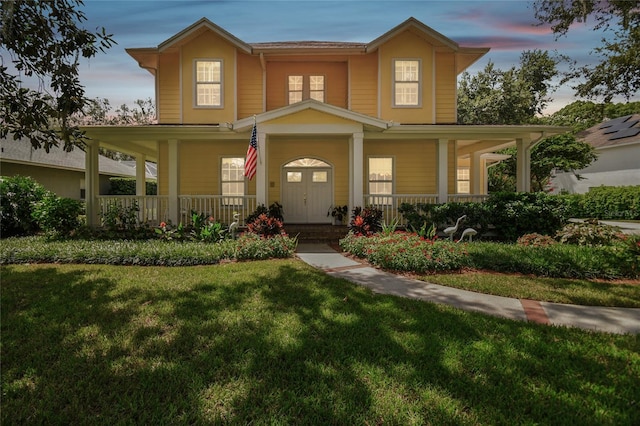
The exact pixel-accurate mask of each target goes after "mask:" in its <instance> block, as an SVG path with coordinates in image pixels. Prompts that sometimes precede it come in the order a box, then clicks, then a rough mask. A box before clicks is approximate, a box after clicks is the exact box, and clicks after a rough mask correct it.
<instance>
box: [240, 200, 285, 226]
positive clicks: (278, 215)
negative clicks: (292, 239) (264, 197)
mask: <svg viewBox="0 0 640 426" xmlns="http://www.w3.org/2000/svg"><path fill="white" fill-rule="evenodd" d="M262 214H264V215H267V217H271V218H274V219H278V220H279V221H282V220H283V216H282V205H280V203H278V202H277V201H276V202H275V203H273V204H271V205H270V206H269V207H265V205H264V204H260V205H259V206H258V207H256V209H255V210H254V211H253V213H251V214H249V215H248V216H247V217H245V219H244V222H245V223H247V224H249V223H251V222H254V221H255V220H256V219H257V218H258V217H259V216H260V215H262Z"/></svg>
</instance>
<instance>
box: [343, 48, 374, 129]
mask: <svg viewBox="0 0 640 426" xmlns="http://www.w3.org/2000/svg"><path fill="white" fill-rule="evenodd" d="M349 69H350V74H351V75H350V76H349V79H350V86H351V93H350V96H351V110H353V111H356V112H359V113H362V114H367V115H370V116H372V117H377V116H378V54H377V53H373V54H369V55H364V56H352V57H351V58H350V59H349Z"/></svg>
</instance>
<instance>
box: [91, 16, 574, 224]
mask: <svg viewBox="0 0 640 426" xmlns="http://www.w3.org/2000/svg"><path fill="white" fill-rule="evenodd" d="M488 51H489V49H488V48H469V47H462V46H459V45H458V44H457V43H456V42H454V41H452V40H450V39H449V38H447V37H445V36H444V35H442V34H440V33H438V32H436V31H434V30H433V29H431V28H429V27H428V26H426V25H424V24H423V23H421V22H419V21H418V20H416V19H414V18H410V19H408V20H406V21H405V22H403V23H401V24H400V25H398V26H396V27H395V28H393V29H391V30H390V31H388V32H387V33H385V34H382V35H381V36H380V37H378V38H376V39H375V40H373V41H371V42H368V43H354V42H345V43H341V42H319V41H298V42H266V43H246V42H244V41H242V40H240V39H238V38H237V37H235V36H234V35H232V34H230V33H229V32H227V31H225V30H224V29H222V28H220V27H219V26H217V25H216V24H214V23H213V22H211V21H209V20H208V19H205V18H203V19H201V20H199V21H198V22H196V23H194V24H193V25H191V26H189V27H188V28H186V29H184V30H183V31H181V32H179V33H178V34H176V35H174V36H173V37H171V38H169V39H167V40H166V41H164V42H162V43H160V44H159V45H158V46H157V47H152V48H135V49H127V52H128V53H129V54H130V55H131V56H132V57H133V58H134V59H135V60H136V61H137V62H138V63H139V65H140V66H141V67H142V68H144V69H146V70H148V71H149V72H150V73H151V74H153V76H154V77H155V91H156V102H157V111H158V124H156V125H147V126H126V127H89V128H86V129H85V130H86V131H87V134H88V135H89V136H90V137H91V138H93V140H94V141H93V143H91V144H90V146H89V147H88V152H90V153H93V154H92V155H91V156H88V157H87V158H88V159H87V170H88V171H87V182H88V183H87V185H88V189H87V190H88V191H89V190H90V188H89V187H91V185H89V182H91V181H92V177H91V175H92V174H95V173H96V172H95V170H94V167H92V165H93V162H94V161H95V160H94V159H92V158H94V157H95V155H97V154H96V152H97V147H98V146H99V145H102V146H107V147H109V148H112V149H116V150H119V151H123V152H126V153H129V154H132V155H134V156H136V158H137V159H138V161H140V162H141V164H142V162H144V161H145V160H153V161H157V163H158V194H159V195H158V197H157V198H156V199H154V201H153V202H150V200H144V203H145V205H146V206H149V205H152V208H149V209H148V211H149V212H152V213H149V215H147V216H146V219H149V220H153V221H159V220H166V219H171V220H172V221H173V222H174V223H177V222H179V221H184V220H185V219H186V213H188V212H189V211H190V210H191V209H194V210H196V211H199V212H205V213H208V214H211V215H213V216H214V217H215V218H218V219H221V220H222V221H223V222H227V223H229V222H230V221H231V220H230V219H231V214H232V212H233V211H238V212H240V213H241V214H242V215H243V216H244V215H246V214H247V213H249V212H251V211H253V210H254V209H255V207H256V205H258V204H264V205H269V204H271V203H273V202H276V201H277V202H279V203H281V204H282V206H283V210H284V216H285V222H288V223H327V222H329V221H330V219H331V218H330V217H327V211H328V209H329V208H330V207H331V206H334V205H348V206H349V207H350V208H352V207H354V206H365V205H374V206H377V207H379V208H381V209H383V210H384V211H385V214H386V217H387V219H390V218H391V217H393V216H397V207H398V206H399V205H400V203H402V202H446V201H448V200H460V199H465V200H468V199H480V198H482V196H483V194H486V191H485V189H484V188H485V183H484V181H485V166H484V164H485V161H488V160H487V158H490V157H491V154H492V153H493V152H495V151H496V150H499V149H501V148H504V147H507V146H513V145H516V146H517V147H518V160H519V162H518V189H519V190H522V191H527V190H529V182H530V179H529V160H528V159H529V152H530V149H531V147H532V146H533V145H534V144H535V143H536V142H537V141H538V140H539V139H540V138H542V137H544V136H549V135H552V134H556V133H561V132H564V130H565V129H563V128H559V127H550V126H460V125H456V85H457V83H456V82H457V80H456V79H457V76H458V75H459V74H460V73H461V72H463V71H464V70H465V69H466V68H467V67H469V66H470V65H471V64H473V63H474V62H475V61H477V60H478V59H479V58H481V57H482V56H483V55H484V54H486V53H487V52H488ZM254 125H255V126H256V130H257V132H256V133H257V137H256V139H257V151H258V160H257V171H256V175H255V178H253V179H251V180H249V179H247V178H246V177H245V176H244V163H245V156H246V153H247V148H248V145H249V140H250V135H251V133H252V130H253V128H254ZM460 164H465V169H466V170H468V173H467V176H466V177H463V178H464V179H465V180H466V187H467V188H468V194H458V173H457V171H458V167H459V165H460ZM140 187H141V188H142V185H141V186H140ZM92 195H93V198H91V199H92V200H93V202H88V205H87V208H88V217H89V218H90V221H92V223H96V220H97V212H98V211H99V210H100V205H101V203H104V200H101V199H100V197H98V196H97V192H93V193H92ZM142 195H143V194H140V196H142ZM150 203H151V204H150Z"/></svg>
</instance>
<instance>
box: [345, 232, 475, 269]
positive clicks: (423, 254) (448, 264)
mask: <svg viewBox="0 0 640 426" xmlns="http://www.w3.org/2000/svg"><path fill="white" fill-rule="evenodd" d="M340 246H341V247H342V249H343V250H344V251H346V252H348V253H350V254H352V255H354V256H356V257H360V258H365V259H367V261H368V262H370V263H371V264H373V265H376V266H378V267H380V268H383V269H388V270H393V271H405V272H415V273H433V272H441V271H452V270H459V269H460V268H461V267H462V265H463V263H464V262H463V258H464V254H465V251H464V246H462V245H459V244H455V243H451V242H449V241H437V240H436V241H434V240H425V239H423V238H420V237H419V236H417V235H416V234H410V233H405V232H397V233H395V234H391V235H374V236H364V235H356V234H354V233H349V234H348V235H347V236H346V237H345V238H343V239H342V240H340Z"/></svg>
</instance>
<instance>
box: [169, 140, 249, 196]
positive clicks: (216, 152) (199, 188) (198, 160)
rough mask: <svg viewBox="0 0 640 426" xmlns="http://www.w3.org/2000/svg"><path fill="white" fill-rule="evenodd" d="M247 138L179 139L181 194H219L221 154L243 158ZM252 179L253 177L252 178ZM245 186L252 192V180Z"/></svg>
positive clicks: (245, 151)
mask: <svg viewBox="0 0 640 426" xmlns="http://www.w3.org/2000/svg"><path fill="white" fill-rule="evenodd" d="M247 144H248V139H247V141H244V140H242V141H240V140H233V141H181V142H180V154H179V155H180V161H179V164H180V166H179V173H180V193H181V194H183V195H214V194H220V161H221V160H220V159H221V157H242V158H244V156H245V155H246V153H247ZM254 180H255V179H254ZM252 187H253V192H251V191H252V188H251V186H250V187H249V188H246V191H247V194H255V183H253V185H252Z"/></svg>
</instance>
